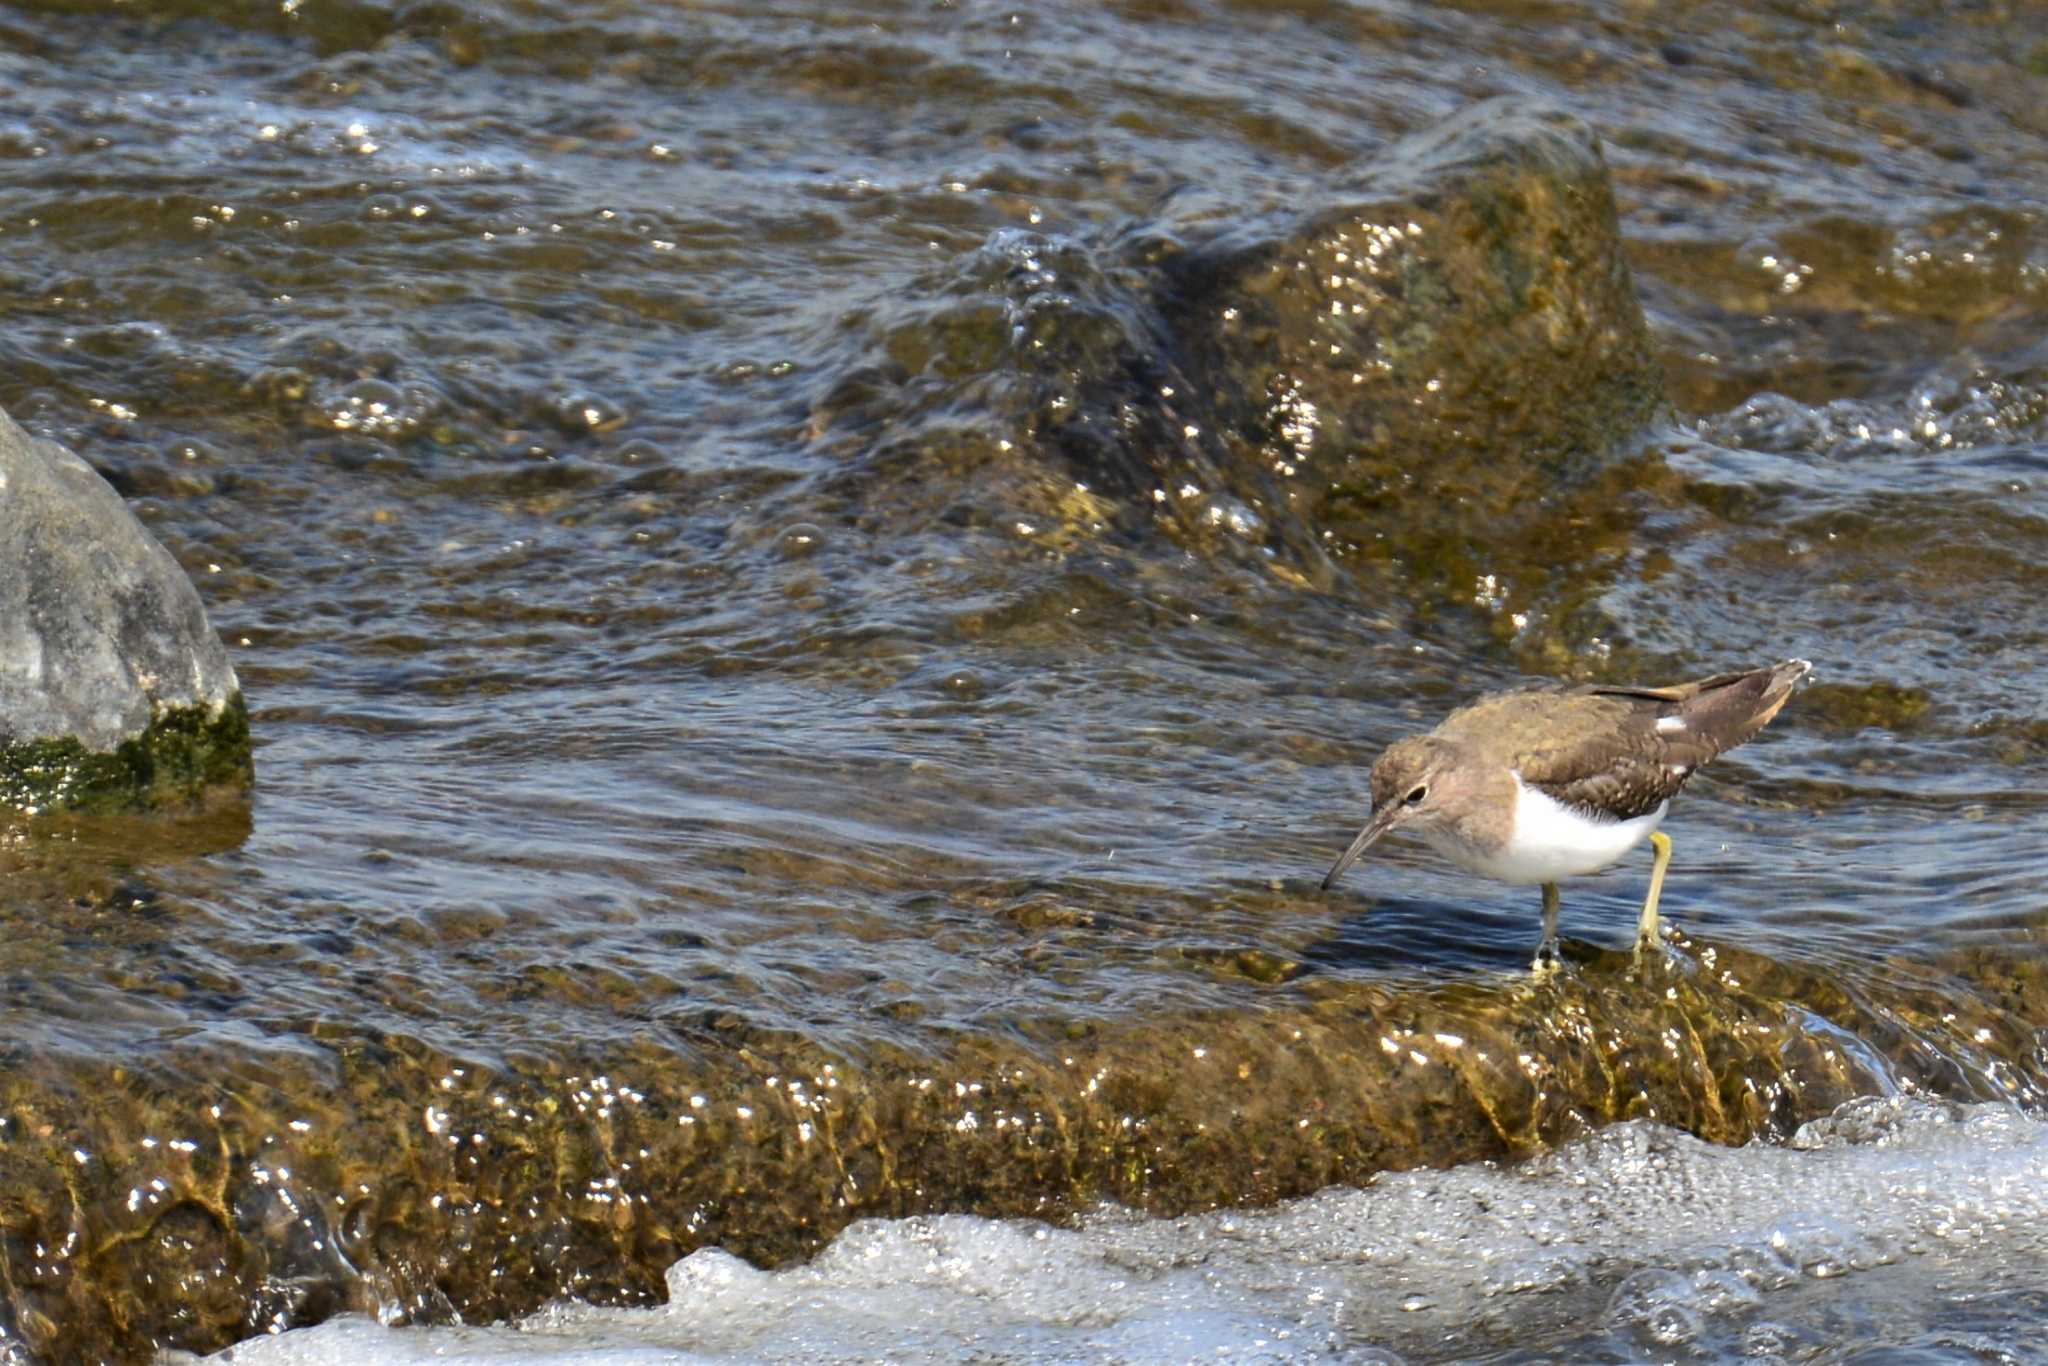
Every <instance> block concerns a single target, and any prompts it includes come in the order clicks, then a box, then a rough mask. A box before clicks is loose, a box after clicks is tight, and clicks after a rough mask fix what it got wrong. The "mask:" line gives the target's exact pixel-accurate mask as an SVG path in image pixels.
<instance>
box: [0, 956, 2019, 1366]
mask: <svg viewBox="0 0 2048 1366" xmlns="http://www.w3.org/2000/svg"><path fill="white" fill-rule="evenodd" d="M2044 969H2048V960H2044V959H2042V958H2041V957H2039V956H2038V955H2035V956H2015V955H2013V954H2010V953H2004V954H1999V955H1995V956H1989V957H1987V956H1983V955H1977V956H1971V955H1967V954H1966V955H1963V956H1959V957H1957V958H1955V959H1954V960H1952V961H1950V962H1948V963H1945V964H1942V965H1937V966H1923V967H1921V968H1920V969H1918V970H1917V971H1916V972H1914V973H1913V974H1911V975H1910V976H1905V975H1902V976H1901V977H1900V978H1897V979H1893V980H1894V981H1895V983H1896V985H1894V986H1891V987H1886V988H1883V989H1881V990H1877V991H1874V992H1866V991H1862V990H1854V989H1850V988H1846V987H1844V986H1843V985H1842V984H1841V983H1840V982H1839V980H1837V979H1836V978H1834V977H1832V976H1830V975H1827V974H1824V973H1820V972H1817V971H1813V970H1808V969H1805V968H1802V967H1799V966H1797V965H1793V964H1788V963H1784V962H1779V961H1774V960H1771V959H1767V958H1764V957H1762V956H1760V955H1756V954H1753V953H1750V952H1747V951H1745V950H1742V949H1739V948H1734V947H1729V946H1725V945H1719V944H1698V943H1689V944H1686V945H1684V946H1683V952H1682V955H1681V956H1680V957H1678V958H1674V959H1669V960H1659V961H1654V962H1651V963H1648V964H1642V965H1639V964H1636V963H1635V962H1634V961H1633V960H1632V959H1631V958H1630V956H1629V955H1628V954H1626V953H1622V952H1614V953H1593V954H1591V955H1590V956H1584V955H1582V956H1581V958H1580V960H1579V962H1578V963H1577V965H1576V966H1574V967H1573V968H1570V969H1568V970H1567V971H1566V972H1565V973H1563V974H1561V975H1559V976H1558V977H1556V978H1553V979H1550V980H1547V981H1532V980H1530V979H1527V978H1525V977H1521V976H1506V977H1501V978H1497V979H1494V980H1491V981H1471V982H1461V983H1455V984H1447V985H1438V986H1431V987H1408V988H1393V987H1385V986H1371V985H1364V984H1360V983H1357V982H1355V981H1340V980H1335V979H1330V980H1322V981H1317V980H1315V979H1313V978H1308V979H1303V980H1302V981H1299V982H1297V983H1296V984H1294V985H1293V986H1292V987H1291V988H1289V989H1288V991H1287V995H1286V999H1285V1001H1284V1003H1282V1002H1276V1004H1275V1006H1274V1008H1273V1009H1271V1010H1268V1011H1257V1012H1242V1011H1183V1012H1165V1013H1161V1014H1159V1015H1157V1016H1155V1017H1150V1018H1140V1019H1131V1020H1119V1021H1114V1022H1093V1023H1090V1022H1076V1021H1073V1020H1062V1021H1050V1020H1048V1021H1045V1022H1042V1024H1041V1025H1039V1026H1036V1033H1035V1034H1032V1035H1030V1036H1025V1035H1021V1034H1020V1035H1014V1036H1009V1037H1000V1038H999V1037H989V1036H979V1037H963V1038H959V1039H957V1040H956V1041H954V1042H953V1043H952V1044H950V1045H947V1046H944V1047H939V1048H935V1049H932V1050H928V1051H917V1050H911V1049H905V1048H899V1047H894V1046H881V1045H876V1046H871V1047H869V1048H867V1049H865V1050H864V1051H861V1052H858V1053H856V1052H849V1051H848V1050H846V1049H844V1048H840V1047H834V1046H830V1045H826V1044H823V1043H820V1042H818V1041H815V1040H812V1039H808V1038H805V1037H802V1036H799V1035H796V1034H793V1033H791V1032H789V1031H778V1030H762V1029H754V1028H752V1027H749V1026H747V1025H745V1024H744V1023H742V1022H740V1021H738V1020H737V1019H736V1018H733V1017H729V1016H728V1017H723V1018H720V1019H715V1020H708V1021H703V1022H699V1023H697V1024H694V1025H690V1026H688V1027H687V1028H685V1029H683V1030H682V1031H680V1032H681V1033H682V1034H683V1037H681V1038H680V1039H678V1038H677V1037H675V1036H674V1035H671V1034H669V1033H667V1032H666V1031H664V1032H662V1033H659V1034H657V1033H656V1032H654V1031H650V1032H649V1033H648V1034H647V1035H645V1036H643V1037H641V1038H639V1039H638V1040H635V1041H633V1042H631V1043H628V1044H626V1045H623V1046H620V1047H616V1048H614V1049H612V1050H610V1051H608V1052H607V1053H606V1054H605V1055H604V1056H602V1057H596V1056H587V1055H586V1056H567V1055H564V1056H541V1055H539V1054H536V1053H524V1054H519V1055H508V1056H488V1055H470V1056H459V1055H456V1054H454V1053H451V1052H449V1051H446V1050H443V1049H438V1048H434V1047H431V1046H428V1045H426V1044H424V1043H422V1042H420V1041H419V1040H417V1039H413V1038H410V1037H407V1036H405V1035H402V1034H398V1033H393V1032H389V1031H379V1030H375V1029H371V1028H368V1027H366V1026H363V1025H360V1024H356V1023H351V1022H347V1021H341V1020H335V1019H332V1018H327V1019H319V1020H313V1019H308V1020H292V1019H283V1018H271V1019H269V1020H267V1021H266V1022H265V1023H264V1025H263V1035H264V1041H263V1042H258V1043H255V1044H247V1043H243V1042H235V1043H228V1042H220V1041H207V1040H204V1039H193V1040H188V1041H186V1042H183V1043H179V1044H177V1045H175V1046H173V1047H170V1048H167V1049H165V1050H163V1051H162V1052H161V1053H160V1054H159V1055H157V1056H154V1057H152V1058H151V1060H150V1061H149V1063H148V1070H147V1072H146V1073H145V1072H142V1071H138V1070H133V1069H131V1068H128V1067H123V1066H120V1065H114V1064H109V1063H108V1062H107V1061H106V1060H105V1059H104V1058H99V1057H94V1058H86V1057H68V1056H59V1055H56V1054H52V1053H50V1052H47V1051H44V1052H41V1053H39V1054H38V1055H36V1056H33V1057H30V1056H26V1055H23V1056H17V1057H14V1058H12V1059H11V1060H10V1061H11V1065H10V1066H9V1067H8V1068H6V1069H4V1070H0V1191H5V1192H6V1195H5V1197H4V1198H0V1279H4V1282H5V1284H6V1285H7V1287H8V1299H9V1303H10V1304H11V1306H12V1308H13V1322H12V1325H11V1327H10V1328H9V1332H10V1335H11V1336H14V1337H17V1338H19V1339H20V1340H21V1341H22V1342H23V1344H24V1345H25V1346H27V1347H28V1348H29V1349H30V1350H31V1351H33V1352H34V1353H36V1354H37V1355H39V1356H42V1357H45V1358H47V1359H52V1360H59V1359H61V1360H74V1359H84V1358H87V1357H100V1358H107V1359H127V1360H140V1359H143V1358H144V1357H146V1356H147V1355H149V1354H150V1353H151V1352H153V1351H156V1350H159V1349H161V1348H164V1347H178V1348H185V1349H190V1350H210V1349H214V1348H218V1347H221V1346H224V1345H226V1344H228V1343H230V1342H233V1341H235V1340H236V1339H238V1338H240V1337H242V1336H245V1335H247V1334H248V1333H250V1332H252V1331H260V1330H262V1329H264V1328H268V1327H271V1326H283V1325H292V1324H303V1323H310V1322H315V1321H317V1320H319V1319H321V1318H324V1317H326V1316H328V1315H329V1314H332V1313H335V1312H338V1311H341V1310H345V1309H354V1310H359V1311H367V1312H375V1313H380V1314H385V1315H389V1316H396V1317H399V1318H407V1319H412V1320H415V1321H448V1320H451V1319H453V1318H455V1317H456V1316H460V1317H462V1318H464V1319H468V1320H478V1319H492V1318H502V1317H506V1316H509V1315H515V1314H518V1313H522V1312H525V1311H529V1310H532V1309H534V1308H535V1307H537V1306H539V1305H540V1304H542V1303H544V1302H546V1301H547V1300H549V1299H551V1298H553V1297H556V1296H561V1295H575V1296H578V1297H582V1298H584V1299H587V1300H592V1301H598V1302H609V1303H628V1304H630V1303H647V1302H652V1301H655V1300H658V1299H660V1298H661V1296H662V1293H663V1291H662V1285H663V1280H662V1277H663V1272H664V1271H665V1270H666V1268H667V1267H668V1266H670V1265H671V1264H673V1263H674V1262H675V1261H676V1260H677V1259H678V1258H680V1257H682V1256H685V1255H687V1254H688V1253H689V1252H691V1251H692V1250H694V1249H696V1248H700V1247H706V1246H714V1245H715V1246H720V1247H724V1248H726V1249H728V1250H730V1251H733V1252H735V1253H738V1254H740V1255H742V1256H745V1257H747V1258H749V1259H751V1260H753V1261H755V1262H757V1263H760V1264H764V1265H774V1264H778V1263H782V1262H786V1261H788V1260H790V1259H792V1258H797V1257H802V1256H805V1255H808V1254H810V1253H812V1252H815V1251H816V1250H817V1249H818V1248H819V1247H821V1246H822V1245H823V1244H824V1243H825V1242H826V1241H827V1240H829V1239H830V1238H831V1237H832V1236H833V1235H834V1234H836V1233H837V1232H838V1231H839V1230H840V1229H842V1228H844V1227H845V1226H846V1225H847V1224H848V1223H850V1222H852V1221H853V1220H854V1219H857V1218H862V1217H868V1216H887V1217H899V1216H904V1215H910V1214H918V1213H929V1212H935V1211H968V1212H973V1213H977V1214H982V1215H988V1216H1033V1217H1040V1218H1051V1219H1063V1218H1068V1217H1072V1216H1076V1215H1078V1214H1080V1213H1083V1212H1085V1211H1087V1210H1088V1209H1090V1208H1092V1207H1094V1206H1096V1205H1097V1204H1099V1203H1100V1202H1102V1201H1105V1200H1108V1201H1115V1202H1117V1203H1118V1204H1121V1205H1123V1206H1126V1207H1129V1208H1132V1209H1136V1210H1143V1211H1148V1212H1152V1213H1156V1214H1162V1215H1171V1214H1180V1213H1184V1212H1188V1211H1195V1210H1203V1209H1210V1208H1215V1207H1219V1206H1225V1205H1243V1204H1255V1203H1262V1202H1268V1201H1272V1200H1277V1199H1282V1198H1286V1197H1290V1196H1295V1195H1302V1194H1306V1193H1309V1192H1312V1191H1314V1190H1316V1189H1319V1188H1321V1187H1323V1186H1326V1185H1329V1184H1332V1183H1352V1184H1355V1183H1359V1182H1363V1181H1365V1180H1366V1179H1368V1178H1369V1177H1370V1176H1371V1175H1372V1174H1373V1173H1375V1172H1379V1171H1384V1170H1388V1169H1394V1168H1402V1167H1412V1166H1417V1165H1423V1164H1428V1165H1450V1164H1455V1163H1460V1162H1469V1161H1473V1160H1480V1159H1497V1158H1513V1157H1517V1156H1522V1155H1527V1154H1531V1153H1534V1152H1538V1151H1542V1150H1545V1149H1547V1148H1549V1147H1551V1146H1553V1145H1555V1144H1557V1143H1560V1142H1562V1141H1565V1140H1567V1139H1570V1138H1573V1137H1576V1136H1578V1135H1581V1134H1583V1133H1586V1132H1589V1131H1591V1130H1593V1129H1596V1128H1598V1127H1600V1126H1602V1125H1604V1124H1608V1123H1612V1122H1614V1121H1617V1120H1624V1119H1632V1118H1654V1119H1657V1120H1659V1121H1662V1122H1664V1123H1667V1124H1672V1125H1675V1126H1677V1127H1680V1128H1683V1129H1686V1130H1688V1131H1689V1132H1692V1133H1694V1134H1697V1135H1699V1136H1701V1137H1704V1138H1708V1139H1711V1140H1714V1141H1718V1142H1723V1143H1740V1142H1744V1141H1747V1140H1750V1139H1754V1138H1759V1137H1783V1136H1785V1135H1787V1134H1789V1133H1790V1132H1792V1130H1793V1129H1794V1128H1796V1126H1797V1125H1799V1124H1800V1123H1803V1122H1804V1121H1806V1120H1808V1119H1812V1118H1814V1117H1816V1116H1819V1115H1822V1114H1825V1113H1827V1112H1829V1111H1830V1110H1832V1109H1833V1108H1835V1107H1836V1106H1838V1105H1839V1104H1841V1103H1842V1102H1843V1101H1845V1100H1848V1099H1850V1098H1851V1097H1854V1096H1858V1095H1867V1094H1872V1093H1873V1092H1876V1091H1881V1090H1885V1089H1888V1088H1892V1087H1901V1088H1904V1089H1907V1090H1912V1091H1919V1092H1923V1093H1927V1094H1934V1095H1947V1096H1955V1097H1960V1098H1969V1099H1984V1098H1992V1097H1996V1098H2000V1099H2007V1100H2012V1099H2020V1100H2026V1099H2033V1100H2039V1099H2040V1098H2041V1096H2042V1095H2043V1094H2048V1092H2044V1087H2048V1071H2044V1065H2043V1062H2042V1059H2041V1058H2040V1057H2039V1055H2038V1054H2037V1053H2036V1051H2035V1050H2034V1049H2033V1048H2032V1046H2031V1042H2030V1040H2031V1038H2032V1031H2033V1030H2034V1029H2036V1028H2038V1027H2040V1025H2042V1024H2043V1023H2044V1022H2048V971H2044ZM1849 1037H1854V1038H1857V1039H1860V1040H1863V1041H1866V1043H1867V1045H1868V1046H1867V1047H1859V1048H1845V1047H1844V1046H1843V1040H1844V1039H1845V1038H1849ZM1993 1055H1995V1056H1996V1057H1998V1058H1999V1059H2001V1060H2002V1061H2001V1063H2000V1065H1999V1066H1997V1067H1993V1068H1986V1067H1984V1066H1982V1065H1981V1060H1982V1058H1984V1057H1986V1056H1993ZM1971 1058H1976V1059H1978V1060H1979V1062H1978V1063H1975V1064H1973V1063H1969V1062H1968V1061H1967V1060H1968V1059H1971Z"/></svg>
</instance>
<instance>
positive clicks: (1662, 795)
mask: <svg viewBox="0 0 2048 1366" xmlns="http://www.w3.org/2000/svg"><path fill="white" fill-rule="evenodd" d="M1623 737H1624V738H1625V739H1635V740H1636V741H1637V743H1636V744H1634V745H1628V744H1624V746H1623V747H1622V748H1620V749H1617V748H1616V746H1615V743H1614V742H1615V739H1616V738H1617V737H1615V736H1614V735H1611V734H1610V735H1608V736H1605V737H1603V738H1602V740H1601V741H1600V742H1599V743H1596V744H1583V745H1577V746H1568V747H1561V748H1556V749H1544V750H1538V751H1536V752H1534V753H1531V754H1525V755H1524V756H1523V758H1522V762H1521V765H1520V771H1521V774H1522V781H1523V782H1525V783H1527V784H1529V786H1531V787H1533V788H1536V789H1537V790H1538V791H1540V792H1542V793H1544V794H1545V795H1546V796H1549V797H1550V798H1552V799H1553V800H1556V801H1559V802H1563V803H1564V804H1565V805H1566V806H1573V807H1578V808H1580V809H1581V810H1585V811H1593V812H1600V813H1603V814H1606V815H1610V816H1612V817H1614V818H1615V819H1616V820H1633V819H1634V818H1635V817H1637V816H1646V815H1648V814H1649V813H1650V812H1652V811H1655V810H1656V809H1657V808H1658V807H1659V806H1660V805H1662V804H1663V803H1665V802H1667V801H1669V800H1671V798H1673V797H1675V796H1677V795H1678V790H1679V789H1680V788H1682V787H1684V786H1685V782H1686V779H1688V778H1690V777H1692V775H1693V771H1694V770H1695V769H1697V768H1698V767H1699V766H1700V765H1701V764H1704V763H1705V762H1707V760H1709V759H1711V758H1713V757H1714V755H1715V754H1717V753H1718V752H1719V750H1718V749H1717V748H1716V747H1715V746H1714V744H1713V743H1712V742H1711V741H1710V740H1707V739H1704V738H1692V737H1675V738H1674V737H1667V736H1658V735H1656V733H1655V732H1654V731H1653V730H1652V729H1651V728H1650V725H1649V724H1648V722H1647V719H1646V723H1645V724H1644V725H1643V726H1642V728H1641V730H1640V731H1639V732H1637V734H1636V735H1634V736H1628V735H1627V733H1626V732H1624V733H1623Z"/></svg>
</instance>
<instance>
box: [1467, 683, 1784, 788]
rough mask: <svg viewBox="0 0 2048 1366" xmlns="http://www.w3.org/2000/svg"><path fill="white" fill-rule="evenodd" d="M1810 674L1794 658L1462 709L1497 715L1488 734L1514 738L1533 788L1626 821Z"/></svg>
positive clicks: (1765, 716) (1516, 758) (1515, 759)
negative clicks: (1666, 683) (1657, 683)
mask: <svg viewBox="0 0 2048 1366" xmlns="http://www.w3.org/2000/svg"><path fill="white" fill-rule="evenodd" d="M1807 668H1808V665H1807V664H1806V663H1805V661H1803V660H1792V661H1789V662H1787V663H1785V664H1779V665H1774V666H1773V667H1771V668H1768V669H1751V670H1745V671H1743V672H1739V673H1728V674H1719V675H1716V676H1715V677H1713V678H1708V679H1703V680H1701V681H1700V682H1697V683H1683V684H1679V685H1678V686H1676V687H1670V688H1617V687H1609V686H1602V685H1592V686H1588V687H1581V688H1573V689H1569V690H1559V691H1543V690H1539V691H1532V692H1525V693H1509V694H1501V695H1498V696H1497V697H1494V698H1488V699H1485V700H1484V701H1482V702H1481V703H1479V704H1477V705H1475V706H1474V707H1472V708H1470V709H1468V711H1469V712H1470V713H1472V714H1473V718H1474V719H1475V720H1476V719H1478V718H1479V716H1480V714H1481V713H1482V712H1492V713H1494V715H1493V716H1492V717H1491V718H1490V719H1491V721H1492V726H1493V729H1494V731H1495V733H1496V734H1502V733H1505V734H1507V735H1509V736H1511V737H1512V741H1511V744H1510V746H1509V748H1510V750H1511V753H1510V754H1509V755H1507V756H1505V757H1508V759H1509V762H1510V763H1511V764H1512V766H1513V767H1514V768H1515V770H1516V771H1517V772H1519V773H1520V774H1521V775H1522V780H1523V781H1524V782H1526V783H1528V784H1529V785H1530V786H1531V787H1534V788H1537V789H1539V790H1540V791H1542V792H1544V793H1546V794H1547V795H1549V796H1551V797H1553V798H1555V799H1556V800H1557V801H1560V802H1563V803H1564V804H1566V805H1567V806H1575V807H1579V808H1581V809H1583V810H1589V811H1598V812H1602V813H1605V814H1607V815H1611V816H1613V817H1615V818H1616V819H1619V820H1628V819H1632V818H1634V817H1636V816H1642V815H1647V814H1648V813H1649V812H1651V811H1654V810H1656V809H1657V807H1658V806H1659V805H1660V804H1661V803H1663V802H1666V801H1669V800H1670V799H1671V798H1672V797H1674V796H1676V795H1677V794H1678V790H1679V789H1680V788H1682V787H1684V786H1685V783H1686V780H1687V779H1689V778H1691V777H1692V775H1693V773H1694V772H1695V771H1696V770H1698V768H1699V767H1700V765H1702V764H1704V763H1706V762H1707V761H1708V760H1710V759H1712V758H1713V757H1714V756H1715V755H1717V754H1720V753H1721V752H1723V751H1724V750H1728V749H1732V748H1734V747H1735V746H1736V745H1739V744H1741V743H1742V742H1743V741H1745V740H1747V739H1749V738H1750V737H1751V736H1753V735H1755V734H1756V733H1757V732H1758V731H1760V730H1762V729H1763V728H1764V726H1765V724H1767V723H1768V722H1769V721H1770V719H1771V718H1772V717H1773V716H1776V715H1777V714H1778V711H1779V709H1780V708H1782V707H1783V706H1784V705H1785V700H1786V699H1787V698H1788V697H1790V696H1791V694H1792V685H1793V684H1794V683H1796V682H1798V681H1799V679H1800V678H1801V677H1803V676H1804V675H1805V673H1806V671H1807ZM1496 709H1498V710H1496ZM1503 721H1505V722H1506V724H1505V726H1503V724H1502V722H1503ZM1460 729H1463V727H1460Z"/></svg>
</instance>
